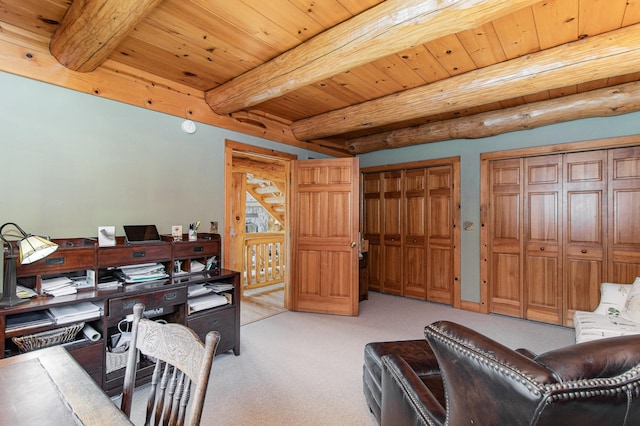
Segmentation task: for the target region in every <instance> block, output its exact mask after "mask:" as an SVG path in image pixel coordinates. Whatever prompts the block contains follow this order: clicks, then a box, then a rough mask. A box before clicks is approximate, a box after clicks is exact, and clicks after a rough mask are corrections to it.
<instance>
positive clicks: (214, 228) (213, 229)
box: [209, 222, 218, 234]
mask: <svg viewBox="0 0 640 426" xmlns="http://www.w3.org/2000/svg"><path fill="white" fill-rule="evenodd" d="M209 232H211V233H213V234H217V233H218V222H211V228H209Z"/></svg>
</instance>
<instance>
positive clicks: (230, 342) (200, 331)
mask: <svg viewBox="0 0 640 426" xmlns="http://www.w3.org/2000/svg"><path fill="white" fill-rule="evenodd" d="M235 315H236V308H235V306H228V307H225V308H219V309H212V310H211V311H204V312H199V313H197V314H193V315H190V316H189V318H188V319H187V326H188V327H189V328H190V329H192V330H193V331H195V332H196V334H197V335H198V336H199V337H200V340H202V342H203V343H204V338H205V336H206V335H207V333H208V332H209V331H211V330H216V331H218V332H219V333H220V343H218V349H217V350H216V353H222V352H226V351H228V350H230V349H233V347H234V345H235V341H236V327H235V324H236V322H235Z"/></svg>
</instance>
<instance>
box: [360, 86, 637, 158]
mask: <svg viewBox="0 0 640 426" xmlns="http://www.w3.org/2000/svg"><path fill="white" fill-rule="evenodd" d="M639 110H640V82H633V83H626V84H621V85H619V86H614V87H606V88H604V89H598V90H592V91H590V92H584V93H578V94H575V95H569V96H563V97H561V98H556V99H550V100H546V101H540V102H535V103H531V104H526V105H520V106H517V107H512V108H507V109H502V110H499V111H491V112H485V113H481V114H476V115H472V116H469V117H461V118H454V119H452V120H445V121H440V122H437V123H430V124H425V125H422V126H416V127H411V128H405V129H399V130H393V131H390V132H384V133H378V134H375V135H371V136H365V137H361V138H356V139H352V140H350V141H349V149H350V150H351V152H353V153H354V154H364V153H367V152H373V151H378V150H381V149H387V148H400V147H405V146H411V145H418V144H423V143H429V142H439V141H444V140H450V139H479V138H485V137H489V136H495V135H498V134H501V133H507V132H513V131H516V130H528V129H534V128H536V127H540V126H546V125H549V124H554V123H561V122H564V121H570V120H577V119H580V118H588V117H605V116H612V115H620V114H626V113H629V112H634V111H639Z"/></svg>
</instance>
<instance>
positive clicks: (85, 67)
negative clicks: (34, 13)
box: [49, 0, 162, 72]
mask: <svg viewBox="0 0 640 426" xmlns="http://www.w3.org/2000/svg"><path fill="white" fill-rule="evenodd" d="M161 1H162V0H91V1H89V0H76V1H74V2H73V3H72V4H71V6H70V7H69V9H68V10H67V13H66V15H65V16H64V18H63V20H62V23H61V24H60V26H59V27H58V28H57V29H56V31H55V33H54V34H53V37H52V38H51V43H50V45H49V50H50V51H51V54H52V55H53V56H54V57H55V58H56V59H57V60H58V62H60V64H62V65H64V66H65V67H67V68H69V69H70V70H73V71H79V72H90V71H94V70H95V69H96V68H97V67H98V66H100V65H102V64H103V63H104V61H106V60H107V58H108V57H109V55H110V54H111V52H112V51H113V50H114V49H115V48H116V47H117V46H118V45H119V44H120V42H121V41H122V40H123V39H124V38H125V37H126V36H127V35H128V34H129V32H131V30H133V28H134V27H135V26H136V24H138V22H140V21H141V20H142V19H144V17H145V16H147V14H148V13H149V12H151V11H152V10H153V9H154V8H155V7H156V6H157V5H158V4H159V3H160V2H161Z"/></svg>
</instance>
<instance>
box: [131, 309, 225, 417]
mask: <svg viewBox="0 0 640 426" xmlns="http://www.w3.org/2000/svg"><path fill="white" fill-rule="evenodd" d="M143 312H144V305H143V304H142V303H138V304H136V305H135V306H134V307H133V324H132V328H131V343H130V347H129V355H128V359H127V366H126V370H125V376H124V386H123V392H122V403H121V405H120V409H121V410H122V411H123V412H124V413H125V414H126V415H127V416H130V415H131V403H132V400H133V393H134V388H135V383H136V369H137V365H136V364H137V353H136V352H137V351H138V350H139V351H140V354H141V355H146V356H147V357H152V358H155V359H156V365H155V369H154V371H153V376H152V379H151V389H150V391H149V397H148V399H147V412H146V419H145V425H160V424H164V425H183V424H185V423H186V424H188V425H198V424H199V423H200V418H201V417H202V409H203V407H204V399H205V396H206V393H207V385H208V384H209V373H210V371H211V364H212V363H213V357H214V355H215V351H216V347H217V346H218V342H219V341H220V334H219V333H218V332H217V331H210V332H209V333H208V334H207V336H206V338H205V344H204V345H203V344H202V342H201V341H200V339H199V338H198V335H197V334H196V333H195V332H194V331H193V330H191V329H189V328H188V327H186V326H184V325H181V324H162V323H158V322H155V321H152V320H149V319H146V318H142V313H143ZM192 384H193V386H195V389H194V393H193V398H190V397H191V387H192ZM190 399H193V400H192V401H191V407H190V410H189V417H188V419H187V421H186V422H185V417H186V411H187V404H188V403H189V400H190Z"/></svg>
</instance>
